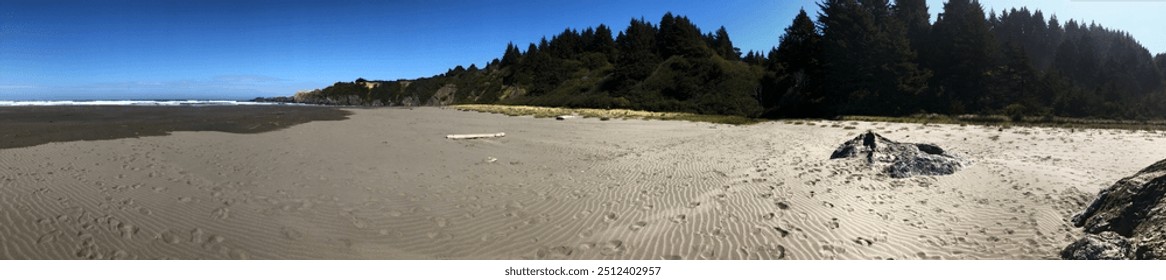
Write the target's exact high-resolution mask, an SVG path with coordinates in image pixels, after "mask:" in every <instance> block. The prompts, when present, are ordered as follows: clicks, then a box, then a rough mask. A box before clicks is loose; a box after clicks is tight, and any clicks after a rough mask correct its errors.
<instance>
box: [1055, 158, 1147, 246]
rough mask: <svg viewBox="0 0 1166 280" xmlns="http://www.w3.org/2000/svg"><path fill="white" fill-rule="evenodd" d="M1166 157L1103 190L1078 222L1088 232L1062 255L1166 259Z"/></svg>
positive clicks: (1078, 217) (1075, 224) (1074, 223)
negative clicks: (1164, 200) (1165, 200)
mask: <svg viewBox="0 0 1166 280" xmlns="http://www.w3.org/2000/svg"><path fill="white" fill-rule="evenodd" d="M1164 194H1166V160H1161V161H1158V162H1157V163H1154V164H1152V165H1150V166H1149V167H1146V168H1145V169H1142V171H1139V172H1138V173H1137V174H1134V175H1133V176H1130V177H1126V178H1124V179H1121V180H1118V181H1117V183H1115V184H1113V186H1110V187H1109V188H1106V189H1104V190H1101V192H1100V193H1099V194H1098V195H1097V198H1096V199H1094V200H1093V203H1090V204H1089V207H1087V208H1086V209H1085V211H1084V212H1081V213H1080V214H1077V215H1074V216H1073V225H1074V226H1077V227H1081V228H1084V229H1085V233H1086V235H1085V237H1082V238H1081V239H1080V240H1077V241H1076V242H1073V243H1072V244H1069V246H1067V247H1065V249H1064V250H1062V251H1061V258H1063V259H1075V260H1097V259H1143V260H1147V259H1148V260H1162V259H1166V205H1164V204H1162V202H1163V201H1162V200H1163V198H1164Z"/></svg>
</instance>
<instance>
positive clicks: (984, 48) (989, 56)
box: [926, 0, 1000, 114]
mask: <svg viewBox="0 0 1166 280" xmlns="http://www.w3.org/2000/svg"><path fill="white" fill-rule="evenodd" d="M932 39H933V42H934V44H933V45H932V46H933V48H935V50H937V51H940V52H939V53H933V54H931V56H930V57H929V58H928V59H927V60H926V61H927V62H928V63H927V66H928V68H930V69H931V70H932V71H934V72H935V76H934V79H933V80H932V83H931V84H932V85H933V86H937V87H939V91H940V92H941V93H942V94H943V95H942V96H940V100H946V101H948V102H949V105H948V106H947V108H946V109H947V110H945V111H946V112H948V113H953V114H964V113H972V112H979V111H981V110H983V109H985V108H984V105H985V104H984V103H988V100H986V99H989V98H993V97H995V96H997V94H996V93H993V92H991V91H990V90H991V89H990V87H989V85H990V83H991V82H992V79H991V76H992V75H993V72H992V71H993V70H994V69H995V68H996V67H997V65H999V63H998V61H999V59H1000V55H999V50H998V47H997V41H996V39H995V37H994V36H993V35H992V33H991V31H990V30H989V27H988V23H987V21H985V17H984V9H983V7H981V6H980V3H979V1H974V0H973V1H969V0H950V1H948V2H947V3H946V4H944V5H943V13H941V14H939V17H938V19H937V20H936V21H935V25H934V26H933V27H932ZM936 105H940V107H938V108H935V109H942V105H941V104H936Z"/></svg>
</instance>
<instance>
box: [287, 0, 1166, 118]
mask: <svg viewBox="0 0 1166 280" xmlns="http://www.w3.org/2000/svg"><path fill="white" fill-rule="evenodd" d="M818 5H819V6H820V8H821V13H820V14H819V15H817V19H816V20H814V19H811V18H810V16H809V15H807V14H806V13H805V11H801V12H800V13H799V14H798V15H797V17H795V19H794V20H793V22H792V23H791V24H790V25H789V26H788V27H786V28H785V29H784V30H777V29H776V28H775V30H774V34H775V38H774V39H775V43H777V46H776V47H775V48H773V49H772V50H770V51H769V52H768V53H767V54H763V53H756V52H749V53H746V54H742V53H741V52H740V50H739V49H737V48H735V47H734V46H733V43H732V41H731V40H730V37H729V33H728V32H727V31H726V30H725V29H724V28H723V27H722V28H720V29H718V30H716V31H715V32H709V33H706V32H704V31H702V30H700V29H699V28H698V27H697V26H695V25H694V24H693V23H692V22H691V21H690V20H689V19H688V18H687V17H684V16H675V15H672V14H671V13H669V14H665V15H664V16H663V17H662V18H661V19H660V20H659V21H658V22H657V23H655V24H653V23H651V22H648V21H646V20H644V19H633V20H631V21H630V23H629V24H628V26H627V27H626V28H625V29H623V30H622V31H619V32H618V33H616V32H614V31H613V30H612V29H610V28H609V27H607V26H605V25H599V26H597V27H595V28H586V29H584V30H582V31H579V30H572V29H567V30H564V31H563V32H561V33H559V34H557V35H555V36H552V37H551V38H550V39H546V38H544V39H543V40H541V41H539V42H537V43H531V44H529V45H528V46H526V47H525V48H520V47H519V46H518V45H514V44H510V45H508V46H506V49H505V51H504V52H503V53H502V56H501V57H500V58H499V59H494V60H493V61H491V62H489V63H488V64H486V65H485V67H481V68H479V67H478V66H477V65H470V66H469V67H463V66H457V67H454V68H452V69H450V70H449V71H447V72H446V73H444V74H440V75H436V76H433V77H429V78H422V79H416V80H397V81H367V80H364V79H357V80H356V81H354V82H338V83H335V84H333V85H331V86H329V87H326V88H323V89H320V90H315V91H310V92H301V93H297V94H296V96H295V100H296V101H297V102H307V103H321V104H342V105H372V106H382V105H385V106H400V105H405V106H418V105H447V104H463V103H497V104H522V105H539V106H559V107H580V108H622V109H635V110H651V111H676V112H691V113H701V114H718V115H739V116H747V117H757V116H762V117H834V116H838V115H879V116H901V115H910V114H916V113H939V114H949V115H959V114H1006V115H1012V116H1064V117H1099V118H1116V119H1148V118H1157V119H1161V118H1166V87H1164V85H1166V83H1164V82H1163V80H1164V79H1166V76H1164V75H1163V72H1166V71H1164V69H1166V54H1158V55H1157V56H1152V55H1151V54H1150V52H1149V51H1148V50H1146V49H1145V48H1144V47H1142V46H1141V45H1140V44H1139V43H1138V42H1137V40H1135V39H1134V38H1132V37H1131V36H1130V35H1129V34H1127V33H1125V32H1122V31H1118V30H1111V29H1107V28H1105V27H1103V26H1101V25H1098V24H1095V23H1089V24H1085V23H1079V22H1077V21H1074V20H1070V21H1068V22H1066V23H1063V24H1062V23H1061V22H1059V21H1058V20H1057V18H1056V16H1051V17H1050V18H1048V19H1046V18H1045V16H1044V15H1043V14H1042V12H1041V11H1039V10H1037V11H1030V10H1029V9H1027V8H1020V9H1011V10H1008V11H1004V12H1001V13H999V14H997V13H985V11H984V9H983V7H982V6H980V5H979V3H978V2H976V1H968V0H952V1H948V2H947V3H946V4H945V5H944V11H943V13H942V14H940V15H939V16H938V19H937V21H936V22H934V23H931V22H929V20H928V18H930V15H929V14H928V13H927V7H926V6H925V2H924V1H922V0H901V1H897V2H896V3H894V4H891V3H889V2H888V1H878V0H871V1H856V0H825V1H822V2H821V3H819V4H818ZM613 33H614V35H613ZM777 35H780V36H777Z"/></svg>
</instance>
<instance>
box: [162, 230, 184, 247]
mask: <svg viewBox="0 0 1166 280" xmlns="http://www.w3.org/2000/svg"><path fill="white" fill-rule="evenodd" d="M158 239H159V240H162V242H166V243H169V244H178V243H182V238H181V237H179V236H178V234H177V233H174V232H173V231H170V230H166V231H163V232H162V233H159V234H158Z"/></svg>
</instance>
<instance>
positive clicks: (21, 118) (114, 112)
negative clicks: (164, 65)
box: [0, 106, 349, 149]
mask: <svg viewBox="0 0 1166 280" xmlns="http://www.w3.org/2000/svg"><path fill="white" fill-rule="evenodd" d="M348 114H349V113H348V112H346V111H343V110H340V109H337V108H332V107H318V106H28V107H0V149H5V148H16V147H28V146H35V145H40V144H44V143H49V142H66V141H81V140H105V139H118V138H126V137H144V136H159V135H168V134H169V133H170V132H173V131H221V132H232V133H259V132H267V131H272V130H277V129H282V128H285V127H289V126H293V125H297V124H301V123H306V122H309V121H313V120H343V119H345V118H346V117H345V116H347V115H348Z"/></svg>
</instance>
